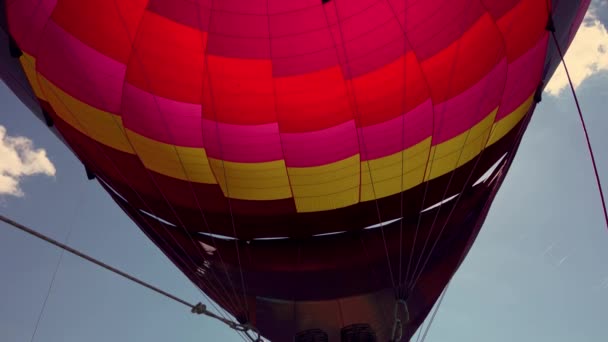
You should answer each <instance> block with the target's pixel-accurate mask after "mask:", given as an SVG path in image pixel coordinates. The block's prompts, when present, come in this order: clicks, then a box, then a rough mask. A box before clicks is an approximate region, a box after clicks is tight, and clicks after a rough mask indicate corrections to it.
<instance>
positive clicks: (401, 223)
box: [386, 0, 435, 295]
mask: <svg viewBox="0 0 608 342" xmlns="http://www.w3.org/2000/svg"><path fill="white" fill-rule="evenodd" d="M386 3H387V4H388V6H389V7H390V9H391V11H392V12H393V15H394V17H395V19H396V20H397V23H398V24H399V27H400V29H401V31H402V32H403V37H404V39H405V43H406V44H407V45H409V46H410V48H411V50H412V54H413V55H414V58H415V60H416V63H417V66H418V68H419V70H420V74H421V76H422V79H423V80H424V83H425V85H426V88H427V91H428V96H429V99H430V100H431V141H430V143H429V145H430V146H429V153H427V157H426V162H425V163H424V172H423V173H422V180H421V183H420V184H422V183H424V178H425V175H426V168H427V166H428V163H429V159H430V157H431V150H432V148H433V136H434V134H433V133H434V132H435V106H433V105H432V104H433V102H432V101H433V98H432V92H431V85H430V83H429V81H428V79H427V77H426V74H425V73H424V70H423V69H422V64H421V63H420V59H419V57H418V54H417V53H416V51H415V50H414V48H413V46H412V45H411V43H410V41H409V38H408V36H407V27H406V25H405V21H406V19H407V9H408V7H407V0H404V4H405V6H404V11H403V21H404V24H401V21H400V20H399V16H398V13H397V11H396V10H395V8H394V7H393V5H392V4H391V2H390V1H389V0H386ZM404 50H406V48H405V47H404ZM403 58H404V60H406V55H405V54H404V56H403ZM406 65H407V60H406V61H404V73H405V67H406ZM406 81H407V80H406V79H405V78H404V84H403V87H404V98H405V86H406V83H405V82H406ZM404 101H406V100H405V99H404ZM405 114H406V113H405V106H404V113H403V114H402V115H403V122H402V126H405ZM403 129H404V130H405V127H403ZM402 135H403V137H402V142H403V140H405V133H403V134H402ZM404 146H405V143H403V146H402V151H401V175H400V177H401V180H400V184H399V186H400V187H401V188H400V189H399V190H400V191H399V201H400V205H399V207H400V208H399V211H400V213H401V217H403V189H402V187H403V163H404V160H403V159H404V153H405V148H404ZM423 206H424V204H423ZM403 221H404V220H403V219H402V220H400V222H399V234H400V236H402V234H403ZM416 234H417V233H416ZM412 246H413V245H412ZM402 247H403V242H402V239H401V238H400V243H399V281H398V285H399V286H401V275H402V274H401V271H402V270H401V267H402V265H401V262H402V259H403V258H402V255H401V251H402ZM412 250H413V248H412ZM411 253H412V251H410V254H411ZM410 258H412V256H411V255H410ZM406 295H407V294H406Z"/></svg>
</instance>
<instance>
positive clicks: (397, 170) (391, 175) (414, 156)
mask: <svg viewBox="0 0 608 342" xmlns="http://www.w3.org/2000/svg"><path fill="white" fill-rule="evenodd" d="M430 148H431V137H428V138H426V139H424V140H423V141H421V142H419V143H418V144H416V145H414V146H412V147H409V148H407V149H406V150H404V151H402V152H397V153H395V154H392V155H390V156H387V157H382V158H378V159H374V160H370V161H369V162H367V161H362V162H361V201H362V202H364V201H370V200H373V199H375V198H382V197H386V196H390V195H394V194H397V193H399V192H401V191H405V190H407V189H411V188H413V187H414V186H416V185H418V184H420V183H422V180H423V176H424V167H425V165H426V164H427V160H428V157H429V149H430ZM370 169H371V172H370ZM401 172H403V176H401ZM372 178H373V180H374V183H373V187H372V184H371V181H372ZM400 182H401V186H399V183H400ZM374 194H375V196H374Z"/></svg>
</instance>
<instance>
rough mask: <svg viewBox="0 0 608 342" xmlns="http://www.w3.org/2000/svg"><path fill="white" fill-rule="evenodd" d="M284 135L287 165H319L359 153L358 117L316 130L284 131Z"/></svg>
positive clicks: (282, 135)
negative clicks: (356, 126)
mask: <svg viewBox="0 0 608 342" xmlns="http://www.w3.org/2000/svg"><path fill="white" fill-rule="evenodd" d="M281 137H282V140H283V149H284V151H285V164H287V166H292V167H307V166H319V165H324V164H329V163H333V162H337V161H339V160H342V159H345V158H348V157H351V156H353V155H355V154H357V153H359V144H358V142H357V131H356V129H355V121H354V120H349V121H347V122H345V123H342V124H339V125H337V126H334V127H331V128H327V129H324V130H321V131H316V132H306V133H282V134H281Z"/></svg>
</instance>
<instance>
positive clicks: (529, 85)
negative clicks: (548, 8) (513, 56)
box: [496, 34, 549, 120]
mask: <svg viewBox="0 0 608 342" xmlns="http://www.w3.org/2000/svg"><path fill="white" fill-rule="evenodd" d="M548 37H549V36H548V34H545V35H544V36H543V38H541V39H540V40H539V41H538V43H537V44H536V45H535V46H534V47H533V48H532V49H530V50H529V51H528V52H526V53H525V54H523V55H522V56H520V57H519V58H518V59H517V60H515V61H513V63H511V64H509V71H508V74H507V84H506V86H505V90H504V94H503V99H502V103H501V106H500V109H499V110H498V115H497V116H496V120H500V119H502V118H503V117H505V116H507V115H508V114H510V113H511V112H513V111H514V110H515V109H516V108H517V107H519V106H520V105H521V104H522V103H523V102H524V101H525V100H526V99H527V98H528V97H529V96H530V95H532V93H533V92H534V91H535V89H536V87H537V86H538V83H539V82H540V79H541V77H542V71H543V65H544V63H545V54H546V51H547V39H548Z"/></svg>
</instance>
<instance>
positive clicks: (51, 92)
mask: <svg viewBox="0 0 608 342" xmlns="http://www.w3.org/2000/svg"><path fill="white" fill-rule="evenodd" d="M38 79H39V80H40V88H41V90H42V91H43V92H44V94H45V95H46V98H47V101H48V102H49V103H50V104H51V106H52V107H53V109H54V110H55V113H57V115H58V116H59V117H60V118H61V119H62V120H63V121H65V122H66V123H68V124H69V125H70V126H72V127H74V128H75V129H77V130H78V131H80V132H81V133H82V134H84V135H87V136H88V137H90V138H91V139H94V140H96V141H98V142H100V143H102V144H104V145H107V146H110V147H112V148H114V149H117V150H119V151H122V152H126V153H134V152H133V149H132V148H131V145H130V144H129V141H128V140H127V137H126V135H125V131H124V127H123V125H122V119H121V117H120V116H117V115H114V114H111V113H108V112H104V111H102V110H99V109H97V108H94V107H91V106H89V105H88V104H86V103H84V102H81V101H79V100H77V99H76V98H74V97H72V96H70V95H68V94H67V93H65V92H63V91H62V90H61V89H59V88H58V87H56V86H55V85H54V84H53V83H51V82H50V81H49V80H47V79H46V78H44V77H43V76H42V75H40V74H39V75H38Z"/></svg>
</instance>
